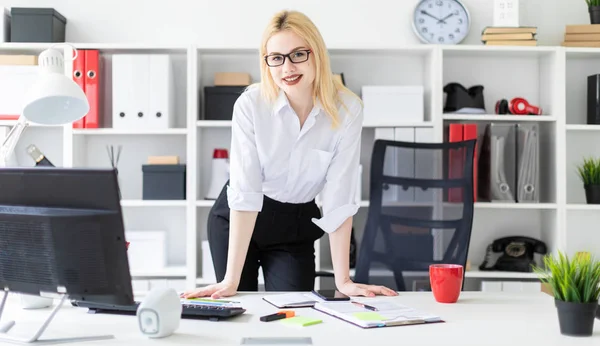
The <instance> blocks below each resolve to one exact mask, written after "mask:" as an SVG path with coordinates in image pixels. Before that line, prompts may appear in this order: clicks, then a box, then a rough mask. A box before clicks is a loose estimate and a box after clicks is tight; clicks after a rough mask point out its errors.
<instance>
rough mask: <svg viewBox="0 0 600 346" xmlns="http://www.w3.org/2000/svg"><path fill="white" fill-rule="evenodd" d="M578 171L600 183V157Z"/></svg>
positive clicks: (590, 182) (586, 182) (585, 181)
mask: <svg viewBox="0 0 600 346" xmlns="http://www.w3.org/2000/svg"><path fill="white" fill-rule="evenodd" d="M598 1H599V2H600V0H598ZM577 171H578V172H579V177H580V178H581V180H582V181H583V184H584V185H600V159H593V158H586V159H584V160H583V163H582V164H581V165H579V166H577Z"/></svg>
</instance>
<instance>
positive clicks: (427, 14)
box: [421, 10, 440, 21]
mask: <svg viewBox="0 0 600 346" xmlns="http://www.w3.org/2000/svg"><path fill="white" fill-rule="evenodd" d="M421 14H424V15H426V16H429V17H431V18H433V19H436V20H438V21H439V20H440V19H439V18H438V17H435V16H432V15H431V14H429V12H427V11H425V10H421Z"/></svg>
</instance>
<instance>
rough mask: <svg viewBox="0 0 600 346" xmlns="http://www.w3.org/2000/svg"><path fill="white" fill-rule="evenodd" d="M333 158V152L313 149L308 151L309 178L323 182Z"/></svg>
mask: <svg viewBox="0 0 600 346" xmlns="http://www.w3.org/2000/svg"><path fill="white" fill-rule="evenodd" d="M332 158H333V152H329V151H325V150H319V149H311V150H310V151H309V152H308V160H307V164H308V166H307V168H308V179H309V180H310V181H314V182H321V181H323V179H325V176H326V175H327V169H328V168H329V164H330V163H331V159H332Z"/></svg>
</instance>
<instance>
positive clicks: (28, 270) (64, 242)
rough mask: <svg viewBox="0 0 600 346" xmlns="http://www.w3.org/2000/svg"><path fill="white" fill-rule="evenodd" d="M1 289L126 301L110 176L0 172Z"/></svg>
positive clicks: (104, 172) (120, 230)
mask: <svg viewBox="0 0 600 346" xmlns="http://www.w3.org/2000/svg"><path fill="white" fill-rule="evenodd" d="M0 285H1V286H2V287H3V288H4V289H5V290H6V289H8V290H9V291H14V292H21V293H28V294H43V293H45V292H49V293H65V294H68V296H69V298H70V299H74V300H83V301H94V302H101V303H110V304H120V305H126V304H132V303H133V292H132V287H131V276H130V272H129V262H128V260H127V250H126V245H125V231H124V224H123V217H122V211H121V204H120V198H119V190H118V182H117V175H116V172H115V171H114V170H112V169H73V168H56V167H31V168H3V169H0Z"/></svg>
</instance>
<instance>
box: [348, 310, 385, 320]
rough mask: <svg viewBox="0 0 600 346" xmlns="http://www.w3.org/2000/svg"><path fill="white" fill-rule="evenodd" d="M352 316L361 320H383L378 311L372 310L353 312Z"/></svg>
mask: <svg viewBox="0 0 600 346" xmlns="http://www.w3.org/2000/svg"><path fill="white" fill-rule="evenodd" d="M354 317H356V318H358V319H359V320H361V321H383V320H384V319H385V317H383V316H381V315H380V314H379V313H378V312H373V311H365V312H355V313H354Z"/></svg>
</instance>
